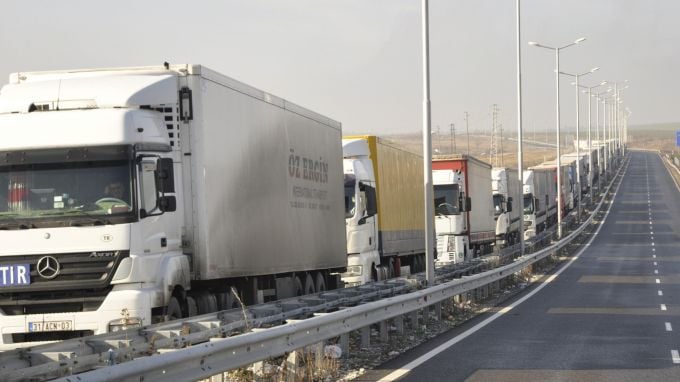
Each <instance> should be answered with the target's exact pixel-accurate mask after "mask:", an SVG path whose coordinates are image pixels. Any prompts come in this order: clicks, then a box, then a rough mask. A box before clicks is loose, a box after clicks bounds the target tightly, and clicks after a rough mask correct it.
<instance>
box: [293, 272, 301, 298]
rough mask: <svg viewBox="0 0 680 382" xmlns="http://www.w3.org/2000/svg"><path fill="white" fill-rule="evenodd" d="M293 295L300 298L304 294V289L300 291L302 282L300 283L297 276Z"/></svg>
mask: <svg viewBox="0 0 680 382" xmlns="http://www.w3.org/2000/svg"><path fill="white" fill-rule="evenodd" d="M293 282H294V283H295V295H296V296H302V295H303V294H304V289H302V281H300V277H299V276H295V281H293Z"/></svg>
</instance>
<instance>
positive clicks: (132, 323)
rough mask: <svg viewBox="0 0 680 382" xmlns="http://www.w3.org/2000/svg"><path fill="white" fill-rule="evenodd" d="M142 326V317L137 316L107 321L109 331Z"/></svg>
mask: <svg viewBox="0 0 680 382" xmlns="http://www.w3.org/2000/svg"><path fill="white" fill-rule="evenodd" d="M141 327H142V319H141V318H139V317H129V318H121V319H118V320H113V321H111V322H109V333H114V332H119V331H121V330H128V329H134V328H141Z"/></svg>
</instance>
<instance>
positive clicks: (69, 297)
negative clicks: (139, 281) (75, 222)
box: [0, 251, 129, 315]
mask: <svg viewBox="0 0 680 382" xmlns="http://www.w3.org/2000/svg"><path fill="white" fill-rule="evenodd" d="M44 256H51V257H53V258H55V259H56V260H57V261H58V262H59V265H60V270H59V273H58V274H57V276H56V277H54V278H52V279H45V278H43V277H41V276H40V275H39V274H38V271H37V269H36V266H37V264H38V261H39V260H40V259H41V258H43V257H44ZM128 256H129V251H110V252H83V253H61V254H53V255H27V256H12V257H6V258H2V259H0V266H3V265H12V264H26V263H28V264H30V273H31V283H30V285H24V286H12V287H2V288H0V310H2V312H3V313H4V314H6V315H19V314H38V313H55V312H82V311H92V310H97V308H98V307H99V306H100V305H101V303H102V302H103V301H104V298H105V297H106V295H107V294H108V292H109V291H110V290H111V279H112V278H113V274H114V273H115V271H116V269H117V268H118V265H119V264H120V262H121V261H122V260H123V259H124V258H126V257H128Z"/></svg>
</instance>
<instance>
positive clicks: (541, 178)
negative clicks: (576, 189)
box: [523, 168, 557, 239]
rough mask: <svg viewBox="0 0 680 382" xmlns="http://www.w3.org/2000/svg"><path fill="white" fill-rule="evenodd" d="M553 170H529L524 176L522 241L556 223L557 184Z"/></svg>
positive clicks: (524, 172)
mask: <svg viewBox="0 0 680 382" xmlns="http://www.w3.org/2000/svg"><path fill="white" fill-rule="evenodd" d="M556 175H557V174H556V172H555V169H554V168H531V169H529V170H525V171H523V176H524V239H530V238H532V237H534V236H536V235H538V234H539V233H541V232H543V231H544V230H545V229H546V228H548V227H550V226H552V225H553V224H555V222H556V221H557V203H556V197H557V182H556V181H555V177H556Z"/></svg>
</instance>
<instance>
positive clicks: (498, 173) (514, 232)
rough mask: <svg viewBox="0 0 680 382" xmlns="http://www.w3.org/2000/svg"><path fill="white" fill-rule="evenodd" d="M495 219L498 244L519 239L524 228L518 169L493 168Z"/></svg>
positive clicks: (512, 242) (492, 185) (509, 243)
mask: <svg viewBox="0 0 680 382" xmlns="http://www.w3.org/2000/svg"><path fill="white" fill-rule="evenodd" d="M491 190H492V192H493V204H494V219H495V220H496V244H499V245H500V246H508V245H513V244H515V243H517V242H518V241H519V235H520V234H521V229H522V209H521V206H520V204H519V203H520V202H521V200H522V188H520V184H519V178H518V176H517V170H515V169H511V168H507V167H494V168H493V169H492V170H491Z"/></svg>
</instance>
